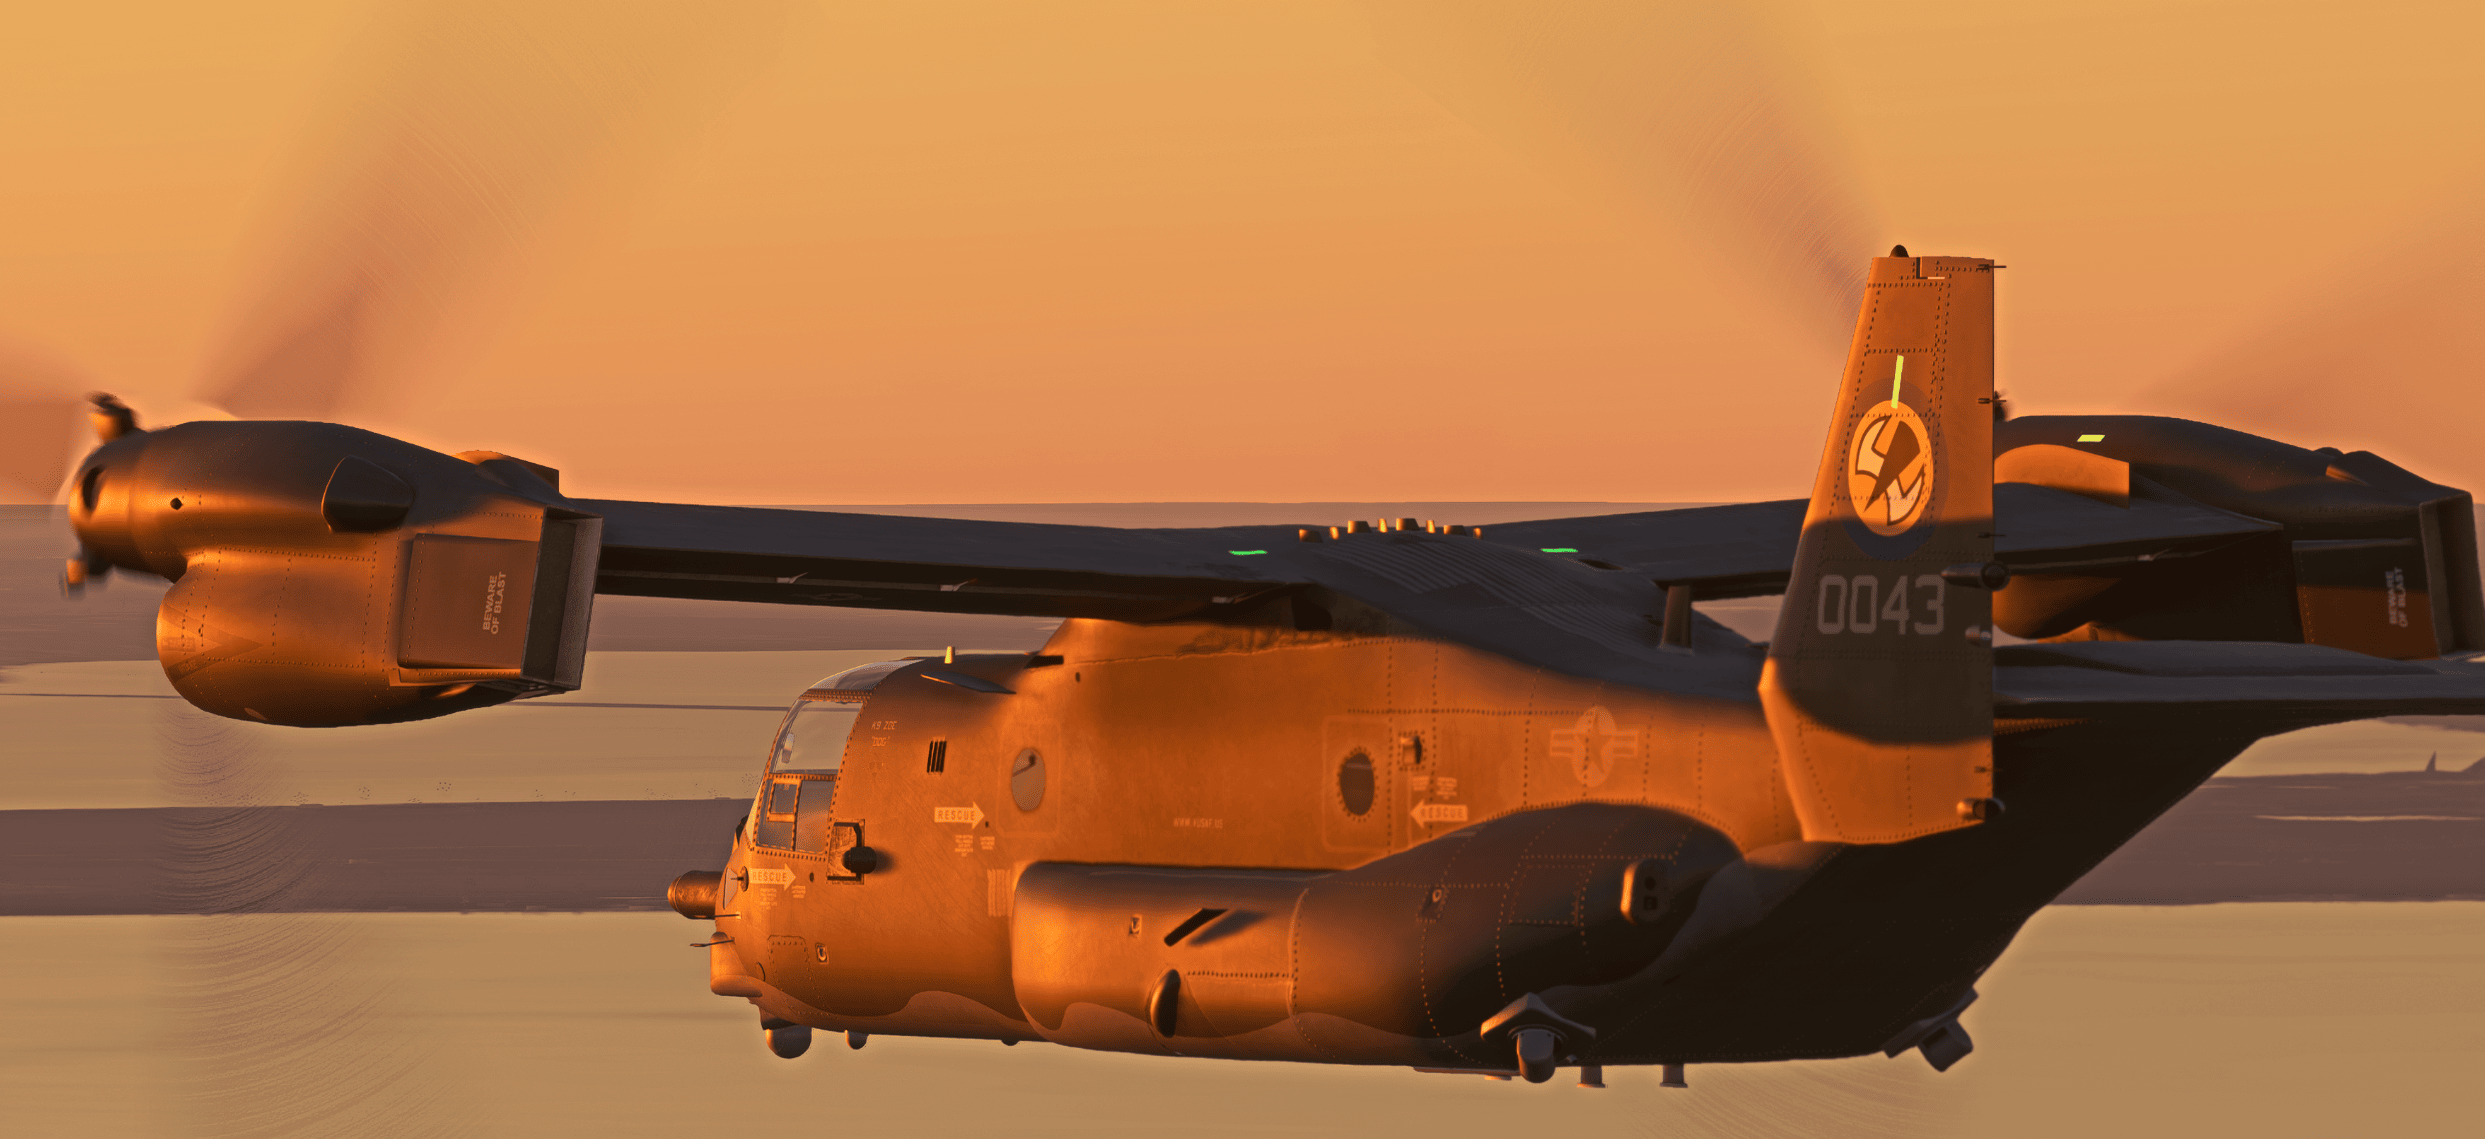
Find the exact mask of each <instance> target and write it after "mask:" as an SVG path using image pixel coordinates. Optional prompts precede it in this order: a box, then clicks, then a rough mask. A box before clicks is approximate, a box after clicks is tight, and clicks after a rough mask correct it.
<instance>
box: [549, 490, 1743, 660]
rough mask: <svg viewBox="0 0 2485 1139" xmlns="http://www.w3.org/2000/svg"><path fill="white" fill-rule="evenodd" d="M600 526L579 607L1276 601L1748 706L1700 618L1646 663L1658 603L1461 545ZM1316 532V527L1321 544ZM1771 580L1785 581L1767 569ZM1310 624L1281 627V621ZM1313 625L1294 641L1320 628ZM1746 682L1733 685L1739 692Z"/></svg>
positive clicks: (1099, 531)
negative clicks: (619, 599)
mask: <svg viewBox="0 0 2485 1139" xmlns="http://www.w3.org/2000/svg"><path fill="white" fill-rule="evenodd" d="M575 505H576V506H577V508H578V509H580V510H584V511H590V512H593V513H595V514H598V515H600V516H602V518H603V520H604V521H603V550H602V557H601V561H600V563H599V565H598V567H597V570H596V587H595V588H596V592H598V593H605V594H632V595H641V596H658V597H696V598H707V599H715V600H728V601H756V602H772V603H777V604H794V605H840V606H852V607H857V608H872V609H915V610H933V611H941V612H953V613H1001V614H1015V615H1024V616H1056V617H1103V618H1110V619H1115V620H1126V621H1174V620H1184V619H1215V618H1216V617H1218V616H1219V615H1221V614H1228V613H1235V612H1239V611H1241V610H1243V609H1245V608H1247V607H1249V606H1252V605H1256V604H1259V603H1262V602H1265V601H1268V600H1271V599H1273V598H1275V597H1277V596H1279V595H1288V594H1307V591H1317V590H1325V591H1328V592H1327V594H1326V595H1323V594H1319V593H1316V592H1312V593H1309V594H1308V595H1306V596H1304V597H1303V599H1302V601H1301V603H1300V604H1301V605H1303V606H1309V607H1312V608H1313V609H1318V607H1319V606H1321V605H1323V604H1329V605H1335V604H1359V605H1361V606H1364V607H1368V608H1369V609H1370V610H1375V611H1378V612H1379V613H1381V614H1386V615H1387V617H1388V618H1390V619H1394V620H1395V621H1398V622H1401V623H1403V624H1405V625H1407V626H1411V627H1413V628H1415V629H1418V630H1421V631H1423V632H1426V633H1429V634H1432V635H1435V636H1440V637H1443V638H1446V639H1450V640H1455V641H1458V642H1460V643H1462V644H1470V645H1474V646H1476V647H1478V648H1483V649H1487V650H1491V651H1495V652H1500V653H1503V654H1505V655H1508V656H1510V657H1512V658H1514V659H1517V660H1523V661H1527V662H1529V663H1532V664H1540V665H1544V666H1547V667H1552V668H1557V669H1560V670H1562V671H1564V672H1569V673H1572V674H1573V675H1585V676H1595V677H1600V678H1604V679H1610V680H1615V681H1620V682H1624V683H1630V684H1637V685H1643V686H1647V687H1653V688H1658V689H1662V690H1667V691H1680V692H1700V693H1708V694H1713V695H1717V696H1720V697H1727V698H1736V699H1748V698H1749V696H1750V693H1751V688H1752V684H1753V682H1754V679H1755V677H1756V676H1757V675H1758V669H1759V658H1758V656H1757V654H1751V653H1748V652H1746V653H1745V654H1743V655H1748V656H1749V657H1750V659H1749V660H1748V661H1747V662H1745V663H1748V665H1749V666H1750V667H1749V669H1748V670H1736V669H1733V668H1726V669H1722V670H1721V669H1720V668H1718V667H1717V665H1718V664H1719V663H1720V661H1719V658H1718V657H1717V656H1716V655H1714V654H1716V653H1719V652H1723V653H1724V654H1725V658H1724V659H1726V660H1728V661H1732V660H1738V659H1740V657H1738V656H1737V655H1735V650H1742V649H1747V643H1746V642H1745V641H1744V640H1743V639H1742V638H1741V637H1738V636H1736V635H1735V634H1733V633H1732V632H1730V631H1728V630H1726V629H1725V628H1724V627H1723V626H1719V625H1716V624H1715V623H1713V622H1710V621H1708V620H1707V619H1706V618H1700V619H1699V621H1698V627H1697V629H1696V630H1695V631H1694V633H1693V638H1694V644H1695V645H1696V646H1698V647H1699V648H1701V649H1703V650H1705V651H1707V652H1709V653H1710V654H1711V655H1709V656H1707V657H1706V658H1694V657H1693V656H1691V655H1689V654H1684V653H1681V652H1676V651H1668V650H1666V649H1664V648H1662V647H1661V646H1660V643H1659V642H1660V640H1661V637H1660V628H1659V623H1660V622H1661V621H1662V619H1663V614H1664V611H1665V596H1664V591H1663V589H1661V588H1660V587H1659V586H1657V585H1656V584H1655V583H1654V582H1652V581H1651V580H1650V578H1649V576H1648V575H1646V574H1644V573H1635V572H1629V571H1623V572H1616V571H1613V570H1606V569H1599V568H1597V567H1594V566H1591V565H1588V564H1584V563H1582V562H1580V561H1578V560H1576V559H1572V558H1567V557H1547V556H1545V555H1544V554H1542V553H1540V552H1536V551H1528V550H1519V549H1514V548H1512V547H1510V546H1509V545H1507V544H1495V543H1492V542H1485V541H1478V540H1476V539H1475V538H1472V537H1464V536H1453V535H1448V534H1427V533H1423V532H1420V531H1392V532H1376V533H1367V534H1357V535H1353V536H1350V537H1346V538H1342V539H1339V540H1334V541H1319V542H1305V541H1302V540H1300V538H1299V536H1298V534H1297V528H1296V527H1292V526H1236V527H1217V528H1203V529H1160V530H1124V529H1116V528H1111V527H1101V526H1060V525H1051V524H1043V523H1023V522H986V521H971V520H963V519H949V518H913V517H896V516H889V515H879V514H844V513H836V512H830V511H813V510H773V509H764V508H754V507H724V506H677V505H672V504H666V503H649V502H620V501H602V500H577V501H576V502H575ZM1322 529H1323V531H1324V532H1325V529H1326V528H1325V527H1323V528H1322ZM1778 572H1779V573H1780V574H1781V575H1783V573H1784V569H1783V567H1781V568H1780V569H1779V570H1778ZM1309 611H1310V610H1305V609H1298V611H1297V619H1298V621H1303V620H1306V618H1304V617H1303V616H1302V615H1303V613H1305V612H1309ZM1330 619H1331V617H1330V615H1329V614H1328V613H1327V612H1326V610H1319V616H1317V617H1311V618H1308V620H1309V621H1310V622H1311V623H1309V624H1305V625H1303V627H1323V626H1322V625H1321V624H1320V622H1324V621H1327V620H1330ZM1745 671H1748V672H1749V673H1750V674H1751V675H1744V674H1743V673H1744V672H1745Z"/></svg>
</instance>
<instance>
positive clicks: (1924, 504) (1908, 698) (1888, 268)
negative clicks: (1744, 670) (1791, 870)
mask: <svg viewBox="0 0 2485 1139" xmlns="http://www.w3.org/2000/svg"><path fill="white" fill-rule="evenodd" d="M1895 252H1897V253H1899V254H1900V256H1893V257H1880V258H1875V259H1874V260H1873V263H1872V275H1871V278H1870V280H1869V282H1868V283H1867V284H1866V286H1865V295H1864V308H1863V313H1862V315H1861V316H1860V317H1859V318H1858V319H1857V320H1856V323H1855V344H1854V347H1853V348H1852V349H1850V350H1849V351H1848V353H1847V364H1846V376H1845V379H1844V380H1843V382H1841V383H1840V384H1839V387H1838V399H1837V403H1836V405H1835V407H1834V408H1833V410H1832V413H1831V417H1830V422H1829V441H1828V444H1827V446H1826V447H1824V448H1823V450H1822V452H1821V468H1820V474H1819V476H1818V477H1817V478H1816V479H1815V480H1814V481H1813V484H1812V505H1811V508H1810V509H1809V510H1808V511H1806V512H1805V514H1804V519H1803V538H1802V541H1801V542H1800V543H1799V544H1798V545H1797V546H1796V548H1795V566H1794V575H1793V578H1792V579H1791V580H1790V581H1789V582H1788V584H1787V588H1786V605H1785V608H1784V610H1783V611H1782V612H1781V613H1780V614H1779V616H1778V626H1777V636H1776V637H1775V639H1773V640H1771V641H1770V643H1769V659H1768V663H1767V665H1766V666H1765V667H1764V669H1763V671H1762V672H1761V680H1760V697H1761V703H1762V706H1763V707H1764V708H1765V709H1766V710H1767V713H1768V717H1769V731H1770V734H1771V735H1772V736H1774V737H1775V738H1776V741H1777V748H1778V755H1779V756H1780V758H1781V759H1782V761H1783V762H1784V764H1785V769H1786V779H1787V786H1788V789H1789V792H1790V793H1791V795H1792V797H1793V800H1794V808H1795V815H1796V818H1797V819H1798V820H1799V821H1800V822H1801V823H1802V824H1803V836H1804V838H1806V839H1808V840H1812V841H1816V842H1873V843H1877V842H1899V841H1902V840H1905V839H1910V838H1916V837H1918V836H1921V835H1928V834H1933V833H1936V832H1940V831H1946V830H1952V829H1955V828H1958V827H1962V826H1966V825H1969V824H1971V823H1974V822H1977V821H1980V820H1982V819H1984V818H1986V817H1988V816H1989V815H1990V814H1991V813H1992V811H1993V810H1994V809H1995V804H1994V801H1993V799H1992V795H1993V650H1992V643H1993V640H1992V631H1991V630H1992V605H1993V600H1992V594H1991V592H1990V590H1989V588H1987V586H1988V585H1999V584H2000V582H1998V581H1983V580H1980V577H1979V573H1978V571H1979V570H1981V569H1982V568H1983V567H1984V566H1985V565H1986V564H1987V563H1990V562H1991V561H1992V560H1993V407H1992V401H1993V272H1992V270H1993V268H1994V265H1993V262H1991V261H1986V260H1982V259H1978V258H1972V257H1907V256H1904V253H1905V250H1904V249H1901V250H1897V251H1895ZM1944 571H1950V573H1949V576H1948V577H1947V578H1945V576H1944Z"/></svg>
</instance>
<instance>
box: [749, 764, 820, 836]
mask: <svg viewBox="0 0 2485 1139" xmlns="http://www.w3.org/2000/svg"><path fill="white" fill-rule="evenodd" d="M802 785H803V780H802V778H801V777H799V776H795V777H782V776H781V777H778V778H773V779H770V780H769V781H768V782H767V783H766V784H765V785H763V786H762V787H761V788H760V790H759V825H758V826H757V827H755V828H753V829H752V832H751V842H752V843H753V844H755V845H758V846H773V847H776V848H777V849H779V850H788V849H791V848H792V847H793V845H794V815H795V806H796V802H797V800H798V799H799V798H800V797H801V795H802V791H803V786H802ZM831 786H833V784H830V783H827V782H825V781H824V782H822V783H821V785H820V790H821V791H823V792H825V791H827V790H828V789H829V788H830V787H831ZM821 798H823V799H825V798H827V796H826V795H822V796H821Z"/></svg>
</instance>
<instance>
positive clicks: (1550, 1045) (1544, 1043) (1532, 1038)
mask: <svg viewBox="0 0 2485 1139" xmlns="http://www.w3.org/2000/svg"><path fill="white" fill-rule="evenodd" d="M1511 1035H1512V1038H1513V1039H1514V1040H1515V1041H1516V1042H1517V1051H1518V1060H1519V1075H1521V1076H1524V1077H1526V1078H1527V1082H1528V1083H1531V1084H1541V1083H1543V1082H1545V1081H1546V1080H1550V1079H1552V1078H1553V1053H1554V1050H1555V1049H1557V1048H1559V1047H1561V1043H1562V1042H1561V1038H1559V1037H1557V1036H1555V1035H1553V1032H1552V1030H1551V1029H1545V1028H1522V1029H1520V1030H1518V1031H1517V1032H1515V1033H1512V1034H1511Z"/></svg>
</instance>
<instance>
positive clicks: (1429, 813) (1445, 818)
mask: <svg viewBox="0 0 2485 1139" xmlns="http://www.w3.org/2000/svg"><path fill="white" fill-rule="evenodd" d="M1408 813H1409V814H1412V815H1414V816H1415V821H1416V822H1419V823H1422V824H1424V825H1425V826H1431V825H1432V824H1434V823H1463V822H1466V821H1467V805H1466V804H1465V803H1417V804H1415V809H1414V810H1413V811H1411V812H1408Z"/></svg>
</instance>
